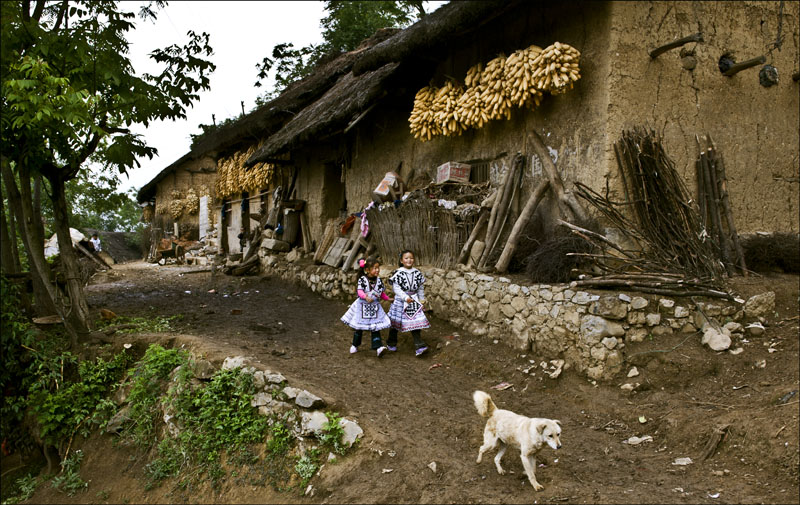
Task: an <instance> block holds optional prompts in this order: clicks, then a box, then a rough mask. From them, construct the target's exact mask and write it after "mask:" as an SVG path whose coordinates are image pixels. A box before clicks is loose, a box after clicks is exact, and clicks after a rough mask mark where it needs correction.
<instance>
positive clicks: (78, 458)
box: [52, 450, 89, 496]
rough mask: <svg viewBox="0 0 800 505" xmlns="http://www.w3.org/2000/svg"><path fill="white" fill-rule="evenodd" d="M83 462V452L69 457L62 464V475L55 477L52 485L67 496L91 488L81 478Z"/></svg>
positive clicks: (74, 453)
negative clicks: (79, 471) (80, 470)
mask: <svg viewBox="0 0 800 505" xmlns="http://www.w3.org/2000/svg"><path fill="white" fill-rule="evenodd" d="M82 461H83V451H81V450H77V451H75V452H73V453H72V455H70V456H68V457H67V458H66V459H64V461H63V462H62V463H61V474H59V475H58V476H57V477H53V481H52V485H53V487H54V488H56V489H58V490H59V491H62V492H64V493H66V494H67V496H72V495H74V494H75V493H77V492H78V491H84V490H86V489H87V488H88V487H89V483H88V482H86V481H85V480H83V479H82V478H81V475H80V473H78V470H79V469H80V467H81V462H82Z"/></svg>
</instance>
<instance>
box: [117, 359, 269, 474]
mask: <svg viewBox="0 0 800 505" xmlns="http://www.w3.org/2000/svg"><path fill="white" fill-rule="evenodd" d="M187 365H188V363H187ZM166 368H167V367H165V370H166ZM191 370H192V367H191V366H181V367H180V369H179V370H178V372H177V373H176V374H175V375H174V377H173V380H174V386H172V387H170V388H169V389H168V391H167V395H166V398H165V399H164V400H163V402H164V405H165V406H167V408H168V409H170V412H171V413H172V415H173V419H174V421H173V422H175V424H176V426H179V430H180V432H179V433H178V434H177V435H176V436H175V438H166V439H164V440H163V441H162V442H161V443H160V444H159V445H158V457H157V458H156V459H154V460H153V461H152V462H151V463H150V464H148V465H147V474H148V477H149V478H150V482H149V483H148V487H153V486H155V485H157V484H158V483H159V482H161V481H163V480H164V479H166V478H169V477H172V476H175V475H177V474H178V472H179V471H181V472H187V473H188V476H184V474H181V475H182V477H184V478H182V480H181V482H180V483H178V486H183V487H189V486H191V485H193V483H194V482H196V480H197V479H199V478H200V477H201V476H203V475H205V476H206V477H207V478H208V479H209V480H210V481H211V484H212V486H213V487H217V486H218V485H219V483H220V482H221V481H222V480H223V479H224V478H225V476H226V471H225V469H224V468H223V466H222V462H221V461H222V459H221V458H222V455H223V453H225V454H227V455H229V456H230V458H229V459H228V463H229V464H234V465H235V464H239V465H242V464H252V463H253V462H254V459H256V458H255V456H254V454H253V453H252V451H250V450H249V446H250V445H251V444H256V443H260V442H263V441H264V434H265V432H266V428H267V419H266V418H265V417H263V416H260V415H258V412H257V410H256V409H255V408H253V407H252V406H251V401H252V399H253V393H254V392H255V387H254V386H253V376H252V375H251V374H248V373H244V372H242V371H241V369H239V368H236V369H229V370H219V371H218V372H217V373H216V374H214V376H213V377H212V378H211V380H210V381H209V382H208V383H207V384H205V385H204V387H198V386H199V385H194V386H193V385H192V379H193V374H192V372H191ZM138 373H139V372H138V370H137V372H136V373H134V376H136V374H138ZM167 375H168V372H167ZM156 396H158V395H156ZM132 402H133V400H132ZM152 406H157V401H154V402H153V403H152V405H151V407H152ZM148 433H149V434H150V435H149V436H154V433H153V431H152V430H151V431H149V432H148Z"/></svg>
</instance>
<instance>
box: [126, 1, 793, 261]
mask: <svg viewBox="0 0 800 505" xmlns="http://www.w3.org/2000/svg"><path fill="white" fill-rule="evenodd" d="M799 11H800V8H799V7H798V4H797V3H791V2H787V3H783V2H691V3H681V2H677V3H675V2H658V1H657V2H548V3H539V2H522V1H510V2H505V1H503V2H499V1H497V2H494V1H488V2H451V3H449V4H446V5H444V6H443V7H441V8H439V9H438V10H437V11H435V12H433V13H431V14H429V15H428V16H426V17H425V18H423V19H422V20H420V21H419V22H417V23H416V24H414V25H412V26H410V27H408V28H407V29H404V30H401V31H397V30H388V31H383V32H381V33H379V34H377V35H376V37H373V38H372V39H371V40H369V41H367V42H365V44H364V45H363V46H362V47H361V48H360V49H358V50H356V51H353V52H350V53H346V54H343V55H340V56H339V57H338V58H336V59H334V60H332V61H329V62H327V63H325V64H323V65H321V66H320V67H319V68H318V69H317V70H316V71H315V72H314V73H313V74H312V75H310V76H309V77H307V78H305V79H303V80H301V81H299V82H297V83H295V84H293V85H292V86H290V87H289V88H288V89H287V90H286V91H284V92H283V93H282V94H281V95H280V96H279V97H278V98H276V99H275V100H273V101H272V102H270V103H268V104H266V105H264V106H263V107H261V108H259V109H258V110H256V111H254V112H252V113H250V114H248V115H246V116H244V117H242V119H240V120H239V121H236V122H235V123H233V124H232V125H230V126H228V127H225V128H220V129H219V130H217V131H216V132H213V133H211V134H208V135H206V136H205V137H204V138H203V139H201V141H200V142H198V143H197V144H196V145H195V146H194V147H193V149H192V151H191V152H190V153H187V155H185V156H184V157H183V158H181V159H180V160H178V161H177V162H176V163H174V164H173V165H170V167H167V168H166V169H165V170H164V171H162V173H161V174H159V176H157V177H156V178H155V179H154V180H153V181H151V182H150V183H148V185H146V186H145V187H144V188H142V191H140V193H139V200H140V202H147V201H150V202H152V201H153V199H155V200H154V201H155V212H154V213H153V216H152V217H151V219H152V220H153V221H152V222H153V223H154V226H155V225H156V224H160V226H159V227H160V228H162V229H168V228H169V226H168V225H169V223H178V224H179V227H180V226H181V223H183V222H184V221H181V220H182V219H185V218H186V216H181V217H177V218H176V217H175V215H174V214H168V210H165V209H167V207H168V206H169V204H168V203H167V202H168V201H169V199H170V197H169V192H172V191H179V192H181V195H183V188H184V186H183V184H186V186H185V187H186V188H188V187H189V185H190V184H198V185H201V184H206V185H208V184H210V182H208V181H210V180H211V178H213V177H214V176H216V177H217V179H216V180H215V181H214V191H208V193H207V194H208V196H209V198H210V200H209V202H211V201H212V200H213V203H212V204H211V205H212V206H213V212H212V214H214V217H212V218H211V219H210V221H213V223H215V226H216V230H217V242H216V247H217V248H218V249H219V251H220V252H223V253H232V252H238V247H239V246H238V241H237V240H236V239H235V237H236V236H237V235H238V233H239V230H240V228H242V227H244V228H246V229H247V230H248V231H249V230H250V229H251V228H252V227H255V226H256V225H261V224H262V223H263V222H264V216H266V214H267V213H268V212H269V209H270V208H271V206H272V205H273V203H274V202H273V192H274V190H275V189H276V188H277V187H278V186H280V187H281V188H282V190H283V194H282V195H276V196H278V197H279V198H284V199H292V200H302V201H304V202H305V210H304V212H305V213H306V216H307V218H308V227H309V228H310V232H311V233H310V235H311V237H312V239H313V241H314V242H316V243H319V242H320V241H321V238H322V235H323V233H324V231H325V225H326V222H327V221H328V220H329V219H331V218H341V217H345V216H347V215H349V214H352V213H355V212H358V211H360V210H362V209H363V208H364V207H365V206H366V205H367V204H368V203H369V202H370V201H371V193H372V190H373V189H374V188H375V186H376V185H377V184H378V182H379V181H380V180H381V178H382V177H383V175H384V174H385V173H386V172H387V171H397V172H398V173H399V174H400V175H401V177H403V178H404V179H406V180H410V179H414V178H418V177H422V179H424V180H430V179H431V177H432V175H433V172H434V170H435V168H436V167H437V166H439V165H441V164H442V163H444V162H447V161H461V162H469V163H471V164H472V165H473V167H476V168H477V169H476V170H473V171H472V178H473V182H481V181H483V180H486V181H489V182H490V183H491V184H497V183H498V182H499V181H500V179H501V177H502V174H503V173H504V172H505V171H506V170H507V169H508V167H509V166H510V164H511V160H512V158H513V155H514V154H515V153H521V154H522V155H523V156H525V158H526V160H527V161H526V165H525V166H526V168H525V172H524V175H523V178H522V182H521V193H523V194H527V193H529V192H530V191H532V189H533V188H534V187H535V185H536V183H537V182H538V180H539V179H541V178H542V177H543V175H542V173H541V163H540V161H539V160H538V159H537V158H536V156H535V155H534V154H533V150H532V149H531V134H532V132H534V131H535V132H537V133H538V134H539V135H540V136H541V137H542V138H543V139H544V141H545V144H546V146H547V148H548V150H549V151H550V155H551V157H552V159H554V160H555V162H556V165H557V167H558V170H559V172H560V175H561V177H562V178H563V180H564V181H565V185H566V186H567V187H568V189H569V188H570V187H571V186H572V184H573V183H574V182H581V183H583V184H586V185H587V186H589V187H591V188H592V189H594V190H597V191H605V188H606V187H608V188H609V191H610V195H611V196H612V197H620V195H621V194H622V188H621V182H620V180H619V175H618V173H619V172H618V169H617V160H616V157H615V154H614V143H615V142H617V141H618V140H619V138H620V136H621V135H622V132H623V131H625V130H627V129H630V128H633V127H637V126H644V127H648V128H652V129H654V130H656V131H657V132H659V133H660V134H661V135H663V141H664V145H665V147H666V149H667V152H668V154H669V155H670V157H671V158H672V159H673V161H674V163H675V166H676V169H677V170H678V172H679V173H680V174H681V176H682V177H683V179H684V181H685V182H686V184H687V186H688V187H689V189H690V190H691V191H693V184H694V183H693V181H694V163H695V159H696V158H697V155H698V152H697V148H696V144H695V136H698V137H702V136H704V135H711V136H712V137H713V139H714V141H715V143H716V146H717V148H718V149H719V150H720V152H721V153H722V154H723V155H724V157H725V163H726V170H727V175H728V191H729V193H730V195H731V204H732V210H733V215H734V216H735V219H736V224H737V228H738V231H739V232H740V233H752V232H756V231H769V232H791V233H797V232H798V231H800V222H799V219H800V218H799V217H798V207H799V206H800V204H799V202H798V200H799V197H798V161H797V160H798V159H800V155H799V151H800V137H799V136H800V133H798V128H797V125H798V123H799V116H798V115H799V113H798V111H799V110H800V104H798V97H799V96H800V93H799V92H798V82H797V81H796V80H793V79H792V77H791V76H792V74H795V75H796V73H797V70H798V69H797V54H798V49H799V48H798V40H800V37H798V22H799V20H798V18H799V17H800V16H799V14H800V12H799ZM698 33H699V34H700V36H699V37H696V40H694V41H693V42H689V43H684V44H682V45H678V46H676V47H675V48H672V49H669V50H665V51H664V52H662V53H661V54H658V55H655V56H651V51H653V50H654V49H656V48H658V47H662V46H664V45H665V44H667V43H670V42H673V41H675V40H678V39H681V38H685V37H688V36H691V35H694V34H698ZM700 39H702V40H700ZM555 42H559V43H560V44H568V45H569V46H571V47H573V48H575V49H577V50H578V51H580V60H579V67H580V70H579V75H580V79H579V80H577V81H575V82H574V83H573V86H572V89H564V92H563V93H559V94H549V93H545V94H544V95H543V96H542V97H541V102H540V104H539V105H538V106H536V107H535V108H534V109H533V110H530V109H529V108H525V107H522V108H520V107H517V106H512V107H510V108H509V111H508V112H507V116H506V117H507V119H506V118H505V117H504V118H503V119H494V120H490V121H487V122H485V124H483V125H482V126H481V127H471V128H467V129H466V130H465V131H463V133H462V134H461V135H458V136H445V135H438V136H433V137H432V138H431V139H430V140H429V141H427V142H421V141H420V140H418V139H416V138H415V137H414V136H413V135H412V134H411V132H410V129H409V117H410V115H411V112H412V109H413V108H414V99H415V95H416V94H417V92H418V91H419V90H420V89H422V88H423V87H425V86H429V85H430V86H433V87H435V88H438V89H441V88H442V87H444V86H445V85H447V83H448V82H453V83H455V84H456V85H463V83H464V80H465V76H466V75H467V72H468V71H469V70H470V69H471V68H473V67H475V65H476V64H484V65H486V64H487V63H489V62H490V61H491V60H493V59H495V58H497V57H498V55H504V56H510V55H511V54H512V53H514V52H515V51H519V50H521V49H526V48H529V47H530V46H532V45H536V46H539V47H540V48H546V47H548V46H551V45H552V44H554V43H555ZM762 55H763V56H764V61H763V64H769V65H771V66H772V67H774V68H775V69H777V72H778V73H777V75H778V76H779V77H778V79H777V83H776V84H773V85H770V84H772V83H770V82H767V81H768V80H767V81H765V80H764V79H763V78H762V79H760V75H759V74H760V73H761V72H760V69H761V68H762V67H763V64H761V63H759V65H757V66H755V67H752V68H749V69H746V70H743V71H741V72H738V73H735V74H733V75H730V76H726V75H723V70H726V69H727V68H728V67H730V65H731V64H735V63H736V62H743V61H745V60H749V59H752V58H756V57H759V56H762ZM191 167H195V168H191ZM200 167H203V168H200ZM213 169H216V172H215V174H211V172H209V173H207V174H199V175H201V176H202V177H206V176H208V179H205V178H204V179H202V181H203V182H200V180H199V179H198V182H197V183H195V182H189V181H194V179H192V177H193V176H194V175H197V174H193V173H192V172H191V170H213ZM184 172H185V173H186V174H188V175H181V174H183V173H184ZM256 172H257V173H258V174H259V175H254V174H256ZM179 180H182V181H186V182H185V183H179V182H178V181H179ZM170 184H171V185H170ZM198 187H199V186H195V192H196V194H198V195H199V194H200V193H201V192H200V191H199V190H198ZM289 191H290V192H289ZM176 195H177V193H176ZM182 198H185V196H182ZM523 201H524V200H523ZM159 202H162V203H161V204H160V205H161V207H159ZM554 206H555V203H554V202H553V201H552V199H551V201H547V202H545V204H544V205H542V206H541V208H540V210H539V211H538V212H540V213H542V214H545V215H546V214H548V213H552V212H553V211H554ZM176 207H177V205H176ZM246 215H247V217H243V216H246ZM159 216H163V217H161V218H159ZM190 216H191V215H190ZM248 217H249V218H248ZM256 218H258V219H256ZM159 219H161V221H159ZM191 219H195V218H193V217H191ZM198 229H199V225H198ZM193 236H196V235H193ZM300 240H302V239H301V238H298V239H297V242H299V241H300ZM297 242H296V243H297Z"/></svg>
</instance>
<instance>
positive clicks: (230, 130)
mask: <svg viewBox="0 0 800 505" xmlns="http://www.w3.org/2000/svg"><path fill="white" fill-rule="evenodd" d="M399 31H400V30H398V29H393V28H384V29H381V30H378V31H377V32H376V33H375V34H374V35H373V36H372V37H370V38H368V39H366V40H365V41H364V42H362V43H361V45H360V46H359V47H358V48H357V49H355V50H354V51H350V52H348V53H343V54H340V55H338V56H336V57H334V58H333V59H332V60H329V61H323V62H322V63H321V64H320V65H319V66H318V67H317V68H316V69H315V70H314V72H313V73H312V74H311V75H309V76H307V77H305V78H303V79H300V80H299V81H297V82H294V83H292V84H290V85H289V86H288V87H287V88H286V89H285V90H284V91H283V93H281V94H280V96H278V97H277V98H275V99H274V100H272V101H271V102H269V103H266V104H264V105H262V106H261V107H259V108H257V109H255V110H254V111H252V112H250V113H248V114H246V115H245V116H243V117H242V118H241V119H239V120H238V121H235V122H233V123H230V124H228V125H225V126H223V127H221V128H219V129H218V130H215V131H213V132H210V133H208V134H206V135H203V136H202V137H201V138H200V139H199V141H198V142H197V143H196V144H195V145H194V146H193V147H192V149H191V151H189V152H188V153H186V154H185V155H183V156H181V157H180V158H179V159H178V160H176V161H175V162H174V163H172V164H170V165H169V166H167V167H166V168H164V169H163V170H162V171H161V172H159V174H158V175H157V176H155V177H154V178H153V179H152V180H150V182H148V183H147V184H145V185H144V186H142V188H141V189H140V190H139V192H138V194H137V199H138V201H139V202H144V201H147V200H149V199H151V198H152V197H153V196H154V195H155V191H156V186H157V185H158V183H159V182H160V181H161V180H162V179H164V177H166V176H167V175H169V174H170V173H172V172H173V171H174V170H175V169H176V168H177V167H178V166H180V165H181V164H182V163H184V162H186V161H188V160H191V159H197V158H199V157H201V156H204V155H206V154H209V153H212V152H215V151H216V152H219V151H225V150H227V151H230V150H235V149H236V148H241V147H243V146H246V145H247V144H252V143H254V142H258V141H260V140H261V139H263V138H264V137H265V136H267V135H269V134H270V133H272V132H275V131H277V130H279V129H280V127H281V126H282V125H283V124H284V123H285V122H286V121H289V120H290V119H292V118H293V117H294V116H295V115H297V114H298V113H299V112H300V111H302V110H303V109H304V108H305V107H306V106H308V105H309V104H311V103H314V101H315V100H317V99H318V98H319V97H320V96H321V95H323V94H324V93H325V92H326V91H328V90H329V89H330V88H331V87H332V86H334V85H335V83H336V82H337V80H338V79H339V78H340V77H341V76H342V75H344V74H347V73H349V72H350V69H351V68H352V66H353V63H355V61H356V60H357V59H358V56H359V54H361V53H363V52H364V51H366V50H367V49H369V48H370V47H372V46H373V45H375V44H378V43H380V42H382V41H384V40H386V39H387V38H389V37H391V36H393V35H395V34H396V33H398V32H399Z"/></svg>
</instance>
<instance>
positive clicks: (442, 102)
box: [431, 80, 465, 136]
mask: <svg viewBox="0 0 800 505" xmlns="http://www.w3.org/2000/svg"><path fill="white" fill-rule="evenodd" d="M463 93H464V88H463V87H461V86H460V85H458V83H455V82H453V81H451V80H448V81H447V83H446V84H445V85H444V86H443V87H442V88H440V89H439V91H437V92H436V97H435V98H434V99H433V103H432V104H431V110H432V111H433V121H434V122H435V123H436V124H437V125H438V126H439V129H441V131H442V135H447V136H451V135H461V133H462V132H463V131H464V130H465V128H464V126H463V125H462V124H461V123H460V122H459V121H458V115H457V114H456V103H457V102H458V97H460V96H461V95H462V94H463Z"/></svg>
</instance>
